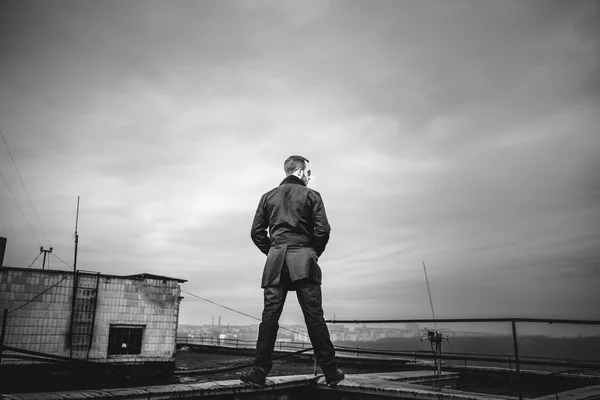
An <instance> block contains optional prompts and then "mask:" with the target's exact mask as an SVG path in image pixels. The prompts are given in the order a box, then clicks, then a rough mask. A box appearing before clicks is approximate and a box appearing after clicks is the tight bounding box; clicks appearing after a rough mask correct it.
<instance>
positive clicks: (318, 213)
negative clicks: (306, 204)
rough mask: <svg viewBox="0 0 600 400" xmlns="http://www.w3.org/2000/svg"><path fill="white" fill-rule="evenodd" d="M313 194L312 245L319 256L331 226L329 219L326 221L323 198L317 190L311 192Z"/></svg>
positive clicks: (323, 248) (327, 239) (327, 240)
mask: <svg viewBox="0 0 600 400" xmlns="http://www.w3.org/2000/svg"><path fill="white" fill-rule="evenodd" d="M312 193H313V194H314V195H315V196H314V199H313V207H312V212H313V223H314V227H315V229H314V233H313V236H314V241H315V244H314V247H315V251H316V252H317V256H318V257H320V256H321V254H323V252H324V251H325V246H327V242H329V234H330V232H331V227H330V226H329V221H327V214H326V213H325V205H324V204H323V199H322V198H321V195H320V194H319V193H318V192H315V191H313V192H312Z"/></svg>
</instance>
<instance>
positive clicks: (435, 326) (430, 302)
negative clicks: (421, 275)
mask: <svg viewBox="0 0 600 400" xmlns="http://www.w3.org/2000/svg"><path fill="white" fill-rule="evenodd" d="M423 271H425V282H427V293H429V304H431V314H432V315H433V327H434V328H435V330H437V324H436V322H435V311H433V300H431V289H429V279H427V268H425V261H423Z"/></svg>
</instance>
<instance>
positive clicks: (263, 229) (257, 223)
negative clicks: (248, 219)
mask: <svg viewBox="0 0 600 400" xmlns="http://www.w3.org/2000/svg"><path fill="white" fill-rule="evenodd" d="M264 202H265V198H264V196H263V197H262V198H261V199H260V202H259V203H258V208H257V209H256V214H254V221H253V222H252V229H251V230H250V237H251V238H252V241H253V242H254V244H255V245H256V247H258V249H259V250H260V251H262V252H263V253H264V254H269V248H270V247H271V241H270V240H269V237H268V236H267V229H268V228H269V218H268V217H267V214H266V213H265V207H264Z"/></svg>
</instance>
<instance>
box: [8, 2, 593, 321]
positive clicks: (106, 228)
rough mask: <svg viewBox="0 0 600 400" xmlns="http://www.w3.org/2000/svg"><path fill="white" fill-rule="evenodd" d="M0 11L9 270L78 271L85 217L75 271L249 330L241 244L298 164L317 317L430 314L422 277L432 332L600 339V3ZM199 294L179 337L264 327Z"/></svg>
mask: <svg viewBox="0 0 600 400" xmlns="http://www.w3.org/2000/svg"><path fill="white" fill-rule="evenodd" d="M0 7H1V10H0V130H1V131H2V134H3V138H4V140H5V142H6V144H7V145H8V147H7V146H6V145H5V142H4V140H3V141H2V142H0V172H1V173H2V180H0V201H1V205H0V213H1V214H0V236H5V237H7V238H8V249H7V253H6V257H5V261H4V264H5V265H9V266H24V267H28V266H30V264H31V263H32V261H33V260H34V259H35V257H36V256H37V255H38V253H39V247H40V246H44V247H48V246H53V247H54V253H55V254H56V256H58V257H59V258H60V259H61V260H63V261H65V262H66V263H67V264H70V265H72V263H73V248H74V243H73V233H74V229H75V214H76V207H77V196H81V204H80V219H79V235H80V246H79V254H78V262H77V265H78V267H79V268H81V269H84V270H91V271H100V272H103V273H110V274H135V273H142V272H147V273H154V274H161V275H168V276H174V277H179V278H183V279H187V280H188V282H187V283H185V284H183V289H184V290H186V291H188V292H190V293H193V294H196V295H198V296H201V297H204V298H206V299H210V300H212V301H215V302H218V303H220V304H223V305H226V306H228V307H231V308H235V309H237V310H240V311H243V312H245V313H248V314H251V315H256V316H259V315H260V312H261V309H262V291H261V289H260V277H261V273H262V267H263V264H264V256H263V255H262V253H260V252H259V251H258V250H257V249H256V248H255V247H254V245H253V244H252V242H251V240H250V225H251V222H252V219H253V215H254V211H255V209H256V206H257V204H258V200H259V198H260V196H261V195H262V194H263V193H264V192H266V191H268V190H270V189H271V188H273V187H275V186H276V185H278V184H279V182H280V181H281V179H282V178H283V177H284V172H283V161H284V160H285V159H286V158H287V157H288V156H289V155H292V154H300V155H303V156H305V157H307V158H308V159H310V160H311V164H312V167H313V174H314V179H313V180H312V181H311V187H312V188H314V189H315V190H318V191H319V192H320V193H321V195H322V196H323V200H324V202H325V206H326V210H327V213H328V216H329V219H330V223H331V226H332V237H331V241H330V244H329V246H328V248H327V250H326V252H325V253H324V254H323V256H322V257H321V259H320V264H321V267H322V270H323V276H324V284H323V291H324V308H325V313H326V318H332V317H333V316H334V315H335V316H336V318H337V319H360V318H393V319H400V318H428V317H430V316H431V308H430V305H429V299H428V295H427V286H426V284H425V276H424V273H423V266H422V262H425V264H426V266H427V272H428V275H429V281H430V285H431V293H432V298H433V303H434V306H435V312H436V316H438V317H446V318H459V317H484V316H488V317H496V316H510V317H513V316H521V317H547V318H586V319H600V307H597V304H600V294H599V293H600V290H598V286H599V284H600V173H599V171H600V129H599V127H600V113H599V110H600V108H599V106H600V73H599V71H600V6H599V3H598V2H597V1H526V2H524V1H516V0H515V1H493V2H492V1H475V0H472V1H463V0H451V1H441V0H440V1H421V0H419V1H417V0H413V1H384V0H378V1H366V0H363V1H352V0H349V1H337V0H331V1H325V0H322V1H313V2H303V1H296V0H294V1H279V0H257V1H237V0H227V1H216V0H205V1H179V0H176V1H169V2H164V1H136V0H127V1H112V0H109V1H62V0H55V1H51V2H50V1H29V0H25V1H23V0H18V1H17V0H4V1H2V3H1V5H0ZM9 149H10V153H9ZM10 155H12V158H13V159H14V161H15V162H16V165H17V168H18V171H19V172H20V175H21V177H19V174H18V173H17V170H16V169H15V166H14V164H13V162H12V159H11V157H10ZM21 178H22V181H23V182H24V183H25V187H24V186H23V184H22V182H21ZM25 188H26V189H25ZM29 198H31V200H32V201H31V202H30V201H29ZM51 266H52V267H53V268H57V269H67V267H66V265H64V264H63V263H62V262H60V261H59V260H58V259H56V258H54V257H52V259H51ZM40 267H41V258H40V259H38V260H37V261H36V263H34V264H33V265H32V266H31V268H40ZM185 296H186V298H185V299H184V301H183V303H182V306H181V318H180V322H181V323H184V324H189V323H198V324H201V323H210V322H211V317H212V316H213V315H214V316H215V322H216V319H217V318H218V317H219V316H221V317H222V321H223V323H226V322H229V323H232V324H233V323H241V324H253V323H255V321H253V320H251V319H249V318H247V317H244V316H241V315H239V314H235V313H232V312H230V311H227V310H224V309H221V308H218V307H216V306H214V305H212V304H208V303H206V302H204V301H201V300H198V299H195V298H193V297H192V296H190V295H187V294H186V295H185ZM293 297H295V296H292V297H290V298H289V299H288V304H287V306H286V310H285V311H284V316H283V318H282V322H284V323H294V322H298V323H301V322H302V319H301V314H300V312H299V307H298V306H297V304H296V300H295V299H294V298H293Z"/></svg>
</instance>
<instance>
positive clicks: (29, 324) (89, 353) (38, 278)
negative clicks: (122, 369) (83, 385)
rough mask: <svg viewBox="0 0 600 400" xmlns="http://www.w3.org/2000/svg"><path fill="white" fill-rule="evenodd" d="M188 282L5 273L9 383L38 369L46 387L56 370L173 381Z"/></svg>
mask: <svg viewBox="0 0 600 400" xmlns="http://www.w3.org/2000/svg"><path fill="white" fill-rule="evenodd" d="M183 282H186V280H184V279H179V278H172V277H167V276H160V275H153V274H148V273H142V274H137V275H129V276H118V275H108V274H101V273H98V272H88V271H76V272H74V271H64V270H40V269H30V268H18V267H2V268H0V315H3V316H0V318H1V319H2V321H1V322H2V333H3V335H2V341H1V342H0V374H1V376H3V381H5V378H6V379H7V380H6V381H5V382H7V381H9V378H10V374H17V373H18V374H20V373H23V371H24V370H26V372H25V373H31V371H33V369H32V368H33V367H35V371H37V372H39V371H44V372H43V373H42V372H40V374H39V376H38V377H37V379H41V380H43V379H44V377H45V376H48V375H49V374H50V375H53V374H54V375H56V371H57V368H56V363H59V364H61V365H63V366H64V365H72V366H73V368H66V369H70V371H69V372H68V373H66V372H65V374H66V375H68V374H71V375H72V374H75V375H77V374H79V373H82V371H83V370H86V368H83V367H89V368H92V369H94V370H95V371H99V370H106V371H108V370H109V369H111V370H112V372H111V373H110V374H111V375H114V370H115V368H116V367H119V366H127V368H126V369H127V372H126V373H125V374H126V375H129V376H132V375H136V374H138V375H140V377H144V376H147V377H150V376H152V377H155V378H156V377H157V376H165V377H167V376H169V375H170V374H171V373H172V371H173V370H174V363H175V361H174V354H175V346H176V337H177V325H178V317H179V307H180V301H181V299H182V297H181V288H180V284H181V283H183ZM2 313H3V314H2ZM69 361H70V362H69ZM82 361H84V362H85V363H83V364H82V363H81V362H82ZM99 366H104V367H106V368H99ZM44 367H46V368H44ZM108 367H111V368H108ZM113 367H114V368H113ZM89 368H88V369H89ZM132 371H136V372H135V373H134V372H132ZM37 372H36V373H37ZM55 378H56V377H55ZM53 379H54V378H53Z"/></svg>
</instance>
